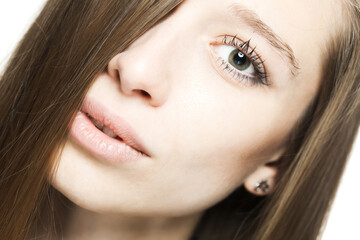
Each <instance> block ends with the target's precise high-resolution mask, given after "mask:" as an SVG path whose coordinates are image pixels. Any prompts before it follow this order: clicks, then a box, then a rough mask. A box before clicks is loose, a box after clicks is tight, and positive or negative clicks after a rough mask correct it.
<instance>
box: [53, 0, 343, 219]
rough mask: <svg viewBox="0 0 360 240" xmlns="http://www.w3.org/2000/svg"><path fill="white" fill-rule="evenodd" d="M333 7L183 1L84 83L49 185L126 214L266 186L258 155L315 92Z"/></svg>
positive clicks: (263, 157)
mask: <svg viewBox="0 0 360 240" xmlns="http://www.w3.org/2000/svg"><path fill="white" fill-rule="evenodd" d="M334 5H335V3H332V4H329V1H325V0H317V1H310V0H305V1H294V0H291V1H285V0H266V1H253V0H236V1H235V0H211V1H209V0H186V1H184V2H183V3H181V4H180V5H179V6H178V8H177V9H176V10H175V11H174V12H172V13H171V15H169V16H168V17H167V18H165V19H164V20H163V21H161V22H160V23H159V24H157V25H155V26H154V27H153V28H151V29H150V30H148V31H147V32H146V33H145V34H143V35H142V36H140V37H139V38H138V39H137V40H136V41H135V42H133V43H132V44H131V45H130V46H129V47H128V48H127V49H126V50H125V51H123V52H121V53H114V56H113V57H112V58H111V60H110V62H109V63H108V66H107V69H106V71H104V72H102V73H101V74H99V75H98V76H97V78H96V79H95V80H94V82H93V84H92V85H91V87H90V90H89V91H88V93H87V95H86V98H85V101H84V106H83V108H82V111H83V112H79V113H77V116H76V118H75V120H74V122H72V126H71V131H70V135H69V138H68V141H67V143H66V145H65V148H64V150H63V152H62V154H61V156H60V157H59V159H58V161H59V162H58V168H57V170H56V172H55V173H54V178H53V179H52V180H51V181H52V185H53V186H54V187H55V188H56V189H57V190H59V191H60V192H61V193H62V194H64V195H65V196H66V197H68V198H69V199H70V200H71V201H73V202H74V203H76V204H77V205H79V206H80V207H83V208H85V209H88V210H92V211H96V212H104V213H105V212H106V213H122V214H129V215H136V216H181V215H187V214H192V213H196V212H201V211H204V210H205V209H207V208H209V207H211V206H213V205H214V204H216V203H218V202H219V201H221V200H222V199H224V198H226V197H227V196H228V195H229V194H230V193H231V192H232V191H234V190H235V189H236V188H238V187H239V186H241V185H242V184H245V186H250V187H249V188H251V186H252V184H253V179H256V180H258V179H259V178H264V179H267V180H268V181H269V184H270V187H271V188H273V187H274V185H275V183H274V179H275V176H276V173H277V171H276V169H275V168H272V167H270V166H268V163H270V162H274V161H276V160H277V159H278V158H279V157H280V156H281V155H282V154H283V153H284V151H285V149H286V143H287V137H288V136H289V134H290V132H291V130H292V129H293V127H294V126H295V124H296V123H297V121H298V120H300V118H301V117H302V115H303V114H304V113H305V111H306V109H307V107H308V106H309V105H310V103H311V101H312V100H313V99H314V98H315V96H316V93H317V92H318V89H319V87H320V84H321V81H322V79H321V78H322V64H323V62H324V59H325V54H326V48H327V46H328V44H329V39H330V38H331V37H332V36H334V35H335V34H336V29H337V27H338V26H337V25H336V24H335V23H336V22H338V21H337V20H336V19H338V18H340V17H339V13H338V12H337V10H336V8H335V7H334ZM284 9H286V11H284ZM329 16H332V17H329ZM84 112H85V113H88V115H91V116H92V117H94V118H95V119H98V118H101V119H102V117H104V118H105V119H106V120H105V119H102V120H103V121H105V122H106V123H105V125H107V126H108V127H109V128H110V129H112V130H113V131H114V132H119V136H118V137H117V139H115V138H113V139H109V138H110V137H106V136H104V133H102V132H101V131H100V130H96V129H95V127H94V125H93V124H89V123H91V121H90V120H89V118H88V116H87V115H86V114H84ZM119 119H121V120H119ZM98 120H99V119H98ZM91 134H93V135H91ZM122 135H123V136H122ZM91 138H92V139H93V140H89V139H91ZM119 138H120V139H119ZM135 138H136V139H135ZM94 139H95V140H94ZM96 139H98V140H96ZM103 139H105V140H104V142H101V141H102V140H103ZM91 141H92V142H91ZM96 141H98V142H96ZM121 141H122V143H119V142H121ZM114 142H115V143H114ZM124 142H125V143H126V144H127V145H130V146H131V148H133V149H130V150H129V149H125V150H124V149H123V146H124ZM102 143H103V144H102ZM94 145H97V147H93V146H94ZM120 145H121V146H120ZM119 146H120V147H119ZM100 148H101V149H100ZM118 148H120V150H119V149H118ZM134 148H137V149H138V150H139V151H137V150H134ZM114 149H118V150H119V152H116V151H117V150H114ZM124 156H125V157H124ZM254 184H255V182H254Z"/></svg>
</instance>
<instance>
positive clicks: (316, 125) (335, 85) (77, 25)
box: [0, 0, 360, 240]
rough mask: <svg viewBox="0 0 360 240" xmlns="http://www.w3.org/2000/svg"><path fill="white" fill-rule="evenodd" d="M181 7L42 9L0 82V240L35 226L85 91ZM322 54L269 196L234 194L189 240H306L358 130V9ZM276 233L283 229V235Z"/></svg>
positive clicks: (60, 5)
mask: <svg viewBox="0 0 360 240" xmlns="http://www.w3.org/2000/svg"><path fill="white" fill-rule="evenodd" d="M180 2H181V0H172V1H170V0H164V1H156V0H144V1H135V0H123V1H119V0H107V1H98V0H87V1H72V0H49V1H48V2H47V4H46V5H45V7H44V9H43V10H42V12H41V13H40V15H39V17H38V18H37V19H36V21H35V23H34V24H33V25H32V26H31V27H30V29H29V31H28V32H27V34H26V35H25V36H24V38H23V40H22V41H21V42H20V44H19V46H18V48H17V50H16V51H15V53H14V54H13V56H12V58H11V60H10V61H9V63H8V66H7V68H6V70H5V72H4V73H3V75H2V77H1V80H0V97H1V101H0V238H1V239H23V238H25V237H26V236H28V234H29V232H30V229H31V228H32V227H34V224H35V223H38V222H39V216H42V212H43V208H42V207H43V206H44V203H46V202H47V201H48V200H47V196H49V191H52V190H51V187H50V186H49V184H48V180H47V179H48V176H49V173H50V172H52V171H54V168H55V167H56V159H57V157H58V156H59V155H58V154H60V153H61V150H62V148H63V146H64V144H65V142H66V141H67V137H68V132H69V125H70V124H69V123H71V122H72V120H73V117H74V114H75V112H76V111H77V109H79V107H80V106H81V103H82V101H83V99H84V96H85V95H86V92H87V90H88V89H89V87H90V86H91V83H92V82H93V80H94V79H95V77H96V75H97V74H99V73H100V72H101V71H102V70H103V69H104V68H105V67H106V65H107V63H108V62H109V60H110V59H111V58H112V57H113V56H114V55H115V54H116V53H118V52H121V51H124V50H125V49H126V48H127V47H128V46H129V45H130V44H131V43H132V42H133V41H135V40H136V38H137V37H139V36H140V35H141V34H143V33H144V32H146V31H147V30H148V29H149V28H151V27H152V26H154V25H155V24H156V23H158V22H159V21H161V20H162V19H164V18H165V17H167V16H169V14H171V12H172V11H173V10H174V9H175V8H176V6H177V5H178V4H179V3H180ZM346 10H347V14H348V17H347V18H345V17H344V22H345V21H346V27H344V28H343V32H341V33H338V34H337V36H336V37H334V41H333V42H332V44H329V46H328V51H327V55H326V56H325V59H327V60H326V61H325V62H324V66H323V69H324V71H323V73H324V74H323V81H322V86H321V88H320V91H319V92H318V95H317V97H316V98H315V99H314V102H313V103H312V104H311V106H310V107H309V109H308V111H307V114H306V115H305V116H304V117H303V118H302V119H301V121H299V123H298V124H297V127H296V128H295V129H294V130H293V132H292V134H291V138H290V139H289V146H288V150H287V152H286V153H285V154H284V156H283V157H282V158H281V159H280V160H279V162H278V163H277V164H278V166H277V167H279V168H280V169H281V174H280V176H281V177H280V178H279V180H278V185H277V188H276V191H275V192H274V193H273V194H272V195H271V196H268V197H261V198H260V197H253V196H251V195H249V194H247V193H246V191H244V189H243V187H239V188H238V189H236V190H235V191H234V192H233V194H231V195H230V196H229V197H227V198H226V199H224V200H223V201H222V202H220V203H218V204H216V205H215V206H213V207H212V208H210V209H208V210H207V211H206V213H205V214H204V215H203V218H202V219H201V221H200V222H199V224H198V226H197V228H196V229H195V231H194V233H193V236H192V238H193V239H207V240H210V239H267V240H276V239H315V238H316V236H317V235H318V234H319V232H320V229H321V226H322V223H323V220H324V218H325V216H326V212H327V210H328V208H329V206H330V205H331V202H332V199H333V197H334V194H335V192H336V189H337V186H338V183H339V179H340V177H341V175H342V172H343V169H344V165H345V163H346V159H347V157H348V154H349V152H350V149H351V146H352V143H353V140H354V138H355V135H356V132H357V129H358V126H359V121H360V94H359V91H360V86H359V84H360V77H359V71H358V68H359V66H360V42H359V41H360V11H359V1H358V0H352V1H351V4H349V5H347V9H346ZM284 226H286V227H284Z"/></svg>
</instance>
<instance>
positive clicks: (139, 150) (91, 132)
mask: <svg viewBox="0 0 360 240" xmlns="http://www.w3.org/2000/svg"><path fill="white" fill-rule="evenodd" d="M86 113H88V114H89V115H91V116H92V117H93V118H95V119H96V120H98V121H100V122H102V123H104V124H105V125H106V126H107V127H108V128H110V129H111V130H112V131H113V132H114V133H115V134H116V135H118V136H119V137H120V138H121V139H122V140H123V141H121V140H119V139H115V138H112V137H110V136H108V135H106V134H105V133H103V132H102V131H101V130H99V129H98V128H97V127H95V125H94V124H93V122H92V121H91V120H90V118H89V117H88V116H87V115H86ZM71 135H72V136H73V137H74V139H75V140H76V141H78V142H79V143H80V144H81V145H82V146H83V147H85V148H87V149H88V150H89V151H90V152H92V153H93V154H95V155H97V156H99V157H100V158H102V159H105V160H108V161H110V162H129V161H136V160H139V159H140V158H142V157H146V156H149V155H148V154H147V150H146V148H145V146H144V145H143V144H142V142H141V141H140V139H139V137H138V136H137V135H136V133H135V132H134V131H133V130H132V128H131V126H130V125H129V124H128V123H127V122H126V121H125V120H124V119H122V118H121V117H119V116H117V115H116V114H113V113H111V112H110V111H109V109H107V107H106V106H104V105H102V104H101V103H99V102H97V101H95V100H94V99H90V98H85V100H84V103H83V105H82V108H81V111H79V112H78V113H77V115H76V117H75V119H74V122H73V124H72V126H71Z"/></svg>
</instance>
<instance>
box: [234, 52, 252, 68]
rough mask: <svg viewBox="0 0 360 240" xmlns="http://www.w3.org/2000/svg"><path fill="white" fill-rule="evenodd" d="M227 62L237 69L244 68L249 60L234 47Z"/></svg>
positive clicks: (248, 63)
mask: <svg viewBox="0 0 360 240" xmlns="http://www.w3.org/2000/svg"><path fill="white" fill-rule="evenodd" d="M229 62H230V63H231V65H233V66H234V67H236V68H237V69H238V70H241V71H242V70H246V69H247V68H248V67H249V66H250V64H251V62H250V61H249V59H248V58H247V57H246V56H245V54H244V53H242V52H241V51H240V50H238V49H235V50H233V51H232V52H231V53H230V55H229Z"/></svg>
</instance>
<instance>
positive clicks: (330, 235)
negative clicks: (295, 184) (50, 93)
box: [0, 0, 360, 240]
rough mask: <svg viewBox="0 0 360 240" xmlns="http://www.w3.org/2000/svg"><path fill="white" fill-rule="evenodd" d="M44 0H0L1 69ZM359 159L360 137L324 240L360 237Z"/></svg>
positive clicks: (356, 239) (0, 69)
mask: <svg viewBox="0 0 360 240" xmlns="http://www.w3.org/2000/svg"><path fill="white" fill-rule="evenodd" d="M44 2H45V1H44V0H31V1H29V0H11V1H10V0H0V33H1V36H0V72H2V70H3V68H4V65H5V63H6V61H7V60H8V58H9V57H10V54H11V52H12V50H13V49H14V48H15V46H16V44H17V42H18V41H19V40H20V38H21V37H22V35H23V34H24V32H25V31H26V30H27V28H28V27H29V26H30V24H31V22H32V21H33V20H34V19H35V17H36V16H37V14H38V13H39V11H40V9H41V7H42V5H43V4H44ZM359 161H360V137H358V138H357V141H356V143H355V145H354V147H353V152H352V155H351V158H350V161H349V163H348V166H347V168H346V171H345V174H344V177H343V179H342V182H341V185H340V188H339V191H338V193H337V197H336V199H335V202H334V205H333V207H332V210H331V212H330V216H329V220H328V224H327V226H326V228H325V232H324V235H323V238H322V240H339V239H343V240H360V225H359V224H360V221H359V219H358V218H359V215H360V193H359V192H360V185H359V181H360V178H359V173H358V172H359V170H360V162H359ZM357 176H358V177H357ZM289 240H290V239H289Z"/></svg>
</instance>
